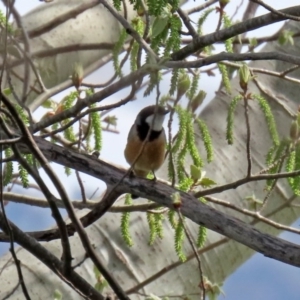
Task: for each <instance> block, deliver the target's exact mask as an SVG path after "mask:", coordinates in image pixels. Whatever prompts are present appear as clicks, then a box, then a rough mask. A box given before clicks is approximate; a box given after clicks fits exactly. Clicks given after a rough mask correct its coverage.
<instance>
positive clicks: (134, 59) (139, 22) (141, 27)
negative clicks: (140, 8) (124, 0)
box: [130, 17, 145, 71]
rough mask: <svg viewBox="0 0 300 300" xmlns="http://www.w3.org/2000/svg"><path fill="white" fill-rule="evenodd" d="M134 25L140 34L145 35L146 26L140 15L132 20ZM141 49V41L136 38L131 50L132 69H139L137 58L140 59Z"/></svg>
mask: <svg viewBox="0 0 300 300" xmlns="http://www.w3.org/2000/svg"><path fill="white" fill-rule="evenodd" d="M132 25H133V28H134V29H135V30H136V31H137V33H138V34H139V35H140V36H143V33H144V27H145V24H144V22H143V20H142V19H141V18H140V17H136V18H135V19H133V20H132ZM139 49H140V45H139V43H138V42H137V41H135V40H134V42H133V45H132V49H131V52H130V66H131V68H130V69H131V71H135V70H137V59H138V52H139Z"/></svg>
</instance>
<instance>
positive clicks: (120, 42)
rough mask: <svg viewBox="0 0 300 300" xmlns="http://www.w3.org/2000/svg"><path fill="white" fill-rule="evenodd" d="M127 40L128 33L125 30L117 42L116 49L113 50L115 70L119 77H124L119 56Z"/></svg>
mask: <svg viewBox="0 0 300 300" xmlns="http://www.w3.org/2000/svg"><path fill="white" fill-rule="evenodd" d="M126 39H127V32H126V30H125V29H122V31H121V33H120V37H119V40H118V41H117V42H116V44H115V47H114V49H113V63H114V68H115V71H116V74H117V75H118V76H119V77H122V76H123V74H122V70H121V67H120V63H119V54H120V52H121V51H122V49H123V46H124V44H125V42H126Z"/></svg>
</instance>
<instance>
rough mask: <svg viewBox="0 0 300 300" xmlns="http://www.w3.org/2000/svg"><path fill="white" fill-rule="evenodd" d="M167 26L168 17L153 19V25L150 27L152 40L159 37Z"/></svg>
mask: <svg viewBox="0 0 300 300" xmlns="http://www.w3.org/2000/svg"><path fill="white" fill-rule="evenodd" d="M168 24H169V16H168V17H165V18H162V17H156V18H155V19H154V22H153V25H152V33H151V36H152V38H155V37H157V36H158V35H160V34H161V33H162V32H163V31H164V30H165V29H166V28H167V26H168Z"/></svg>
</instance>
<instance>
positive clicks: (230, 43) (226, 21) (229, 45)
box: [222, 13, 233, 53]
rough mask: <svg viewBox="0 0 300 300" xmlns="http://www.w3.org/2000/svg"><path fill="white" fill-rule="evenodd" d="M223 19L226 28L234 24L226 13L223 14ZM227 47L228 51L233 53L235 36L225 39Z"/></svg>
mask: <svg viewBox="0 0 300 300" xmlns="http://www.w3.org/2000/svg"><path fill="white" fill-rule="evenodd" d="M222 21H223V23H224V27H225V28H229V27H230V26H232V23H231V20H230V18H229V17H228V16H227V14H226V13H223V14H222ZM225 49H226V51H227V52H229V53H233V38H229V39H227V40H226V41H225Z"/></svg>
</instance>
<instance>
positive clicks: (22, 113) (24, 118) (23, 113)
mask: <svg viewBox="0 0 300 300" xmlns="http://www.w3.org/2000/svg"><path fill="white" fill-rule="evenodd" d="M15 108H16V111H17V112H18V114H19V116H20V117H21V119H22V121H23V122H24V123H25V124H26V125H29V119H28V116H27V113H26V111H25V110H24V109H23V108H22V107H21V106H20V105H19V104H15Z"/></svg>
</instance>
